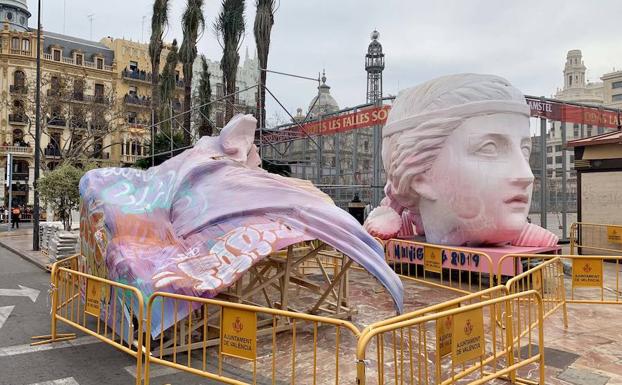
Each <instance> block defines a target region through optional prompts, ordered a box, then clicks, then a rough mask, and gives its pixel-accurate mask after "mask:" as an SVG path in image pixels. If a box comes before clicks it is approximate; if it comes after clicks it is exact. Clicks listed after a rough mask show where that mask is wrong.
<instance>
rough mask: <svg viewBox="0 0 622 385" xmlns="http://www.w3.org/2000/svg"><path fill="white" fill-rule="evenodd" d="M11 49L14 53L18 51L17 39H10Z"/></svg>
mask: <svg viewBox="0 0 622 385" xmlns="http://www.w3.org/2000/svg"><path fill="white" fill-rule="evenodd" d="M11 49H12V50H14V51H19V37H14V38H12V39H11Z"/></svg>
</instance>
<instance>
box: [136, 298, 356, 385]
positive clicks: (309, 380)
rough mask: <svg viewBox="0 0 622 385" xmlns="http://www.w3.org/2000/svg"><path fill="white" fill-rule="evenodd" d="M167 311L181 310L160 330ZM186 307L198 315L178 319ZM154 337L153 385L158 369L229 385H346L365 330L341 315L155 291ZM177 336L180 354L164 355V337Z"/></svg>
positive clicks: (150, 310)
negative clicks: (329, 359) (156, 322)
mask: <svg viewBox="0 0 622 385" xmlns="http://www.w3.org/2000/svg"><path fill="white" fill-rule="evenodd" d="M165 308H168V309H173V312H174V320H175V322H174V325H173V326H172V327H171V328H169V329H168V330H164V328H162V327H160V328H159V330H153V329H152V323H153V321H154V319H155V318H154V317H157V316H158V314H161V313H162V312H163V311H164V309H165ZM184 308H185V309H188V311H189V314H190V315H189V316H188V317H187V318H185V319H183V320H181V319H177V314H178V311H179V310H180V309H184ZM320 332H321V335H320ZM277 334H278V335H279V338H278V339H277ZM146 335H147V342H146V351H147V355H146V358H145V385H149V372H150V369H151V364H159V365H164V366H168V367H171V368H175V369H178V370H181V371H185V372H188V373H191V374H195V375H199V376H202V377H205V378H209V379H212V380H216V381H220V382H223V383H227V384H250V383H252V384H255V383H272V384H275V383H277V382H280V383H281V382H287V383H291V384H301V383H305V384H327V383H335V384H338V383H339V382H340V381H341V380H342V377H346V378H348V377H349V376H352V375H353V373H354V372H355V362H354V360H353V357H352V351H353V349H354V346H355V345H356V341H357V338H358V336H359V330H358V329H357V328H356V327H355V326H354V325H352V324H351V323H350V322H347V321H342V320H338V319H334V318H327V317H319V316H313V315H308V314H302V313H295V312H290V311H283V310H279V309H272V308H264V307H256V306H250V305H245V304H238V303H231V302H226V301H220V300H214V299H206V298H197V297H189V296H183V295H178V294H170V293H154V294H153V295H152V296H151V298H150V299H149V302H148V306H147V333H146ZM151 336H155V339H154V340H153V341H152V340H151ZM171 336H172V339H173V346H172V349H168V350H167V351H164V349H162V347H163V344H164V338H165V337H168V338H171ZM152 344H155V346H153V350H152ZM344 345H349V348H348V349H346V348H344ZM149 352H151V353H150V354H149ZM327 352H332V356H333V357H334V359H333V361H332V362H327V358H326V357H327V355H325V354H322V355H321V356H320V353H327ZM228 368H231V369H232V370H228ZM344 372H345V374H344ZM350 379H351V377H349V378H348V379H347V380H346V381H344V382H345V383H349V380H350ZM342 383H343V382H342Z"/></svg>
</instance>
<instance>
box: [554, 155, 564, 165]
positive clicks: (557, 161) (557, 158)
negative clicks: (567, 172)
mask: <svg viewBox="0 0 622 385" xmlns="http://www.w3.org/2000/svg"><path fill="white" fill-rule="evenodd" d="M555 163H557V164H561V163H562V157H561V156H556V157H555Z"/></svg>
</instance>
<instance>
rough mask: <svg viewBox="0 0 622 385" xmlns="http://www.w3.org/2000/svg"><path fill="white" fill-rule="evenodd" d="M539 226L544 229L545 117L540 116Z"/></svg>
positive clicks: (545, 211)
mask: <svg viewBox="0 0 622 385" xmlns="http://www.w3.org/2000/svg"><path fill="white" fill-rule="evenodd" d="M540 154H541V156H540V170H541V172H540V226H542V227H544V228H545V229H546V213H547V209H546V188H547V187H546V178H547V172H546V118H540Z"/></svg>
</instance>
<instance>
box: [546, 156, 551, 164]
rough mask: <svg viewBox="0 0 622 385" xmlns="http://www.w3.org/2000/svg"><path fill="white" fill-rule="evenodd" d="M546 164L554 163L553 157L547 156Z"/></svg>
mask: <svg viewBox="0 0 622 385" xmlns="http://www.w3.org/2000/svg"><path fill="white" fill-rule="evenodd" d="M546 164H553V157H551V156H547V157H546Z"/></svg>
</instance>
